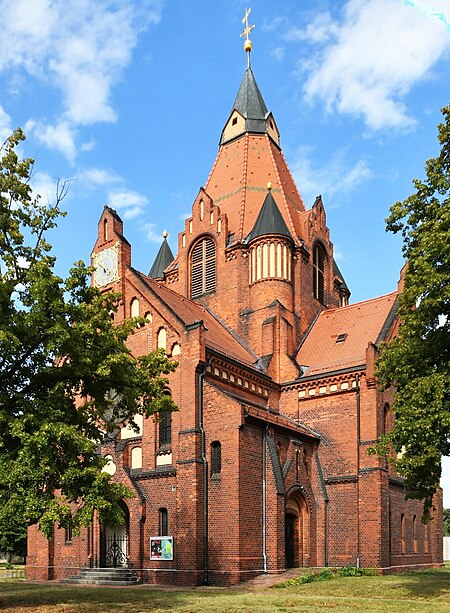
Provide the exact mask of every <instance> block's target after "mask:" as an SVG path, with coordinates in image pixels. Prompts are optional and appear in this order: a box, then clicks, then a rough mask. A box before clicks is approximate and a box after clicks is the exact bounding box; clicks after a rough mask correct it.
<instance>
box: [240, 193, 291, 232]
mask: <svg viewBox="0 0 450 613" xmlns="http://www.w3.org/2000/svg"><path fill="white" fill-rule="evenodd" d="M268 234H277V235H280V236H287V237H289V238H290V239H291V240H292V234H291V233H290V232H289V229H288V227H287V225H286V222H285V221H284V219H283V216H282V215H281V213H280V209H279V208H278V206H277V203H276V202H275V198H274V197H273V196H272V192H271V191H269V192H268V193H267V196H266V197H265V200H264V204H263V205H262V207H261V211H260V212H259V215H258V217H257V219H256V221H255V225H254V226H253V229H252V231H251V232H250V234H249V235H248V237H247V241H248V242H250V241H252V240H253V239H255V238H258V237H259V236H267V235H268Z"/></svg>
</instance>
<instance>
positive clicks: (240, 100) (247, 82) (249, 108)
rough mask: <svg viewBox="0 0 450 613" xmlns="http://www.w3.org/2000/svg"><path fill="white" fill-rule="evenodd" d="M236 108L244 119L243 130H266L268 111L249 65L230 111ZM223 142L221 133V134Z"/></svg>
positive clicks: (255, 131)
mask: <svg viewBox="0 0 450 613" xmlns="http://www.w3.org/2000/svg"><path fill="white" fill-rule="evenodd" d="M234 110H236V111H238V113H240V114H241V115H242V116H243V117H244V119H245V131H246V132H253V133H257V134H264V133H266V132H267V128H266V119H267V116H268V113H269V111H268V110H267V107H266V104H265V102H264V99H263V97H262V94H261V92H260V91H259V87H258V86H257V84H256V81H255V76H254V74H253V72H252V69H251V68H250V67H248V68H247V70H246V71H245V73H244V78H243V79H242V82H241V86H240V87H239V91H238V93H237V96H236V100H235V101H234V104H233V110H232V112H233V111H234ZM221 140H222V142H223V135H222V139H221Z"/></svg>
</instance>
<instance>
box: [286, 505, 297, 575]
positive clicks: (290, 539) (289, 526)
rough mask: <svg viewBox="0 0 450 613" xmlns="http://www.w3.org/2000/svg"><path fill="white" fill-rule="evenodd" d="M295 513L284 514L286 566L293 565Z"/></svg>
mask: <svg viewBox="0 0 450 613" xmlns="http://www.w3.org/2000/svg"><path fill="white" fill-rule="evenodd" d="M295 521H296V517H295V515H292V513H287V514H286V568H293V567H294V566H295Z"/></svg>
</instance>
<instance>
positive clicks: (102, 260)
mask: <svg viewBox="0 0 450 613" xmlns="http://www.w3.org/2000/svg"><path fill="white" fill-rule="evenodd" d="M94 266H95V271H94V283H95V285H97V287H101V286H103V285H108V283H112V282H113V281H117V280H118V278H119V276H118V266H117V251H116V249H114V248H113V247H110V248H109V249H105V250H104V251H100V253H96V254H95V255H94Z"/></svg>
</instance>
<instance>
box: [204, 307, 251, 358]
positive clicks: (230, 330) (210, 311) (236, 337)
mask: <svg viewBox="0 0 450 613" xmlns="http://www.w3.org/2000/svg"><path fill="white" fill-rule="evenodd" d="M204 308H205V310H206V311H207V312H208V313H209V314H210V315H211V317H214V319H215V320H216V321H217V322H218V323H219V324H220V325H221V326H222V327H223V328H224V329H225V330H226V331H227V332H228V333H229V334H231V336H232V337H233V338H234V340H235V341H236V342H238V343H239V344H240V345H241V346H242V347H243V348H244V349H245V350H246V351H248V353H249V354H250V355H251V356H253V357H254V358H255V360H258V359H259V356H258V355H257V354H256V353H255V352H254V351H253V349H251V348H250V347H249V346H248V345H247V344H246V343H245V341H244V340H243V339H242V338H241V337H240V336H239V335H238V334H237V332H235V331H234V330H233V329H232V328H230V327H229V326H228V324H226V323H225V322H224V321H223V320H222V319H221V318H220V317H219V316H218V315H216V313H214V311H212V310H211V309H210V308H209V307H208V306H206V305H204Z"/></svg>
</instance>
